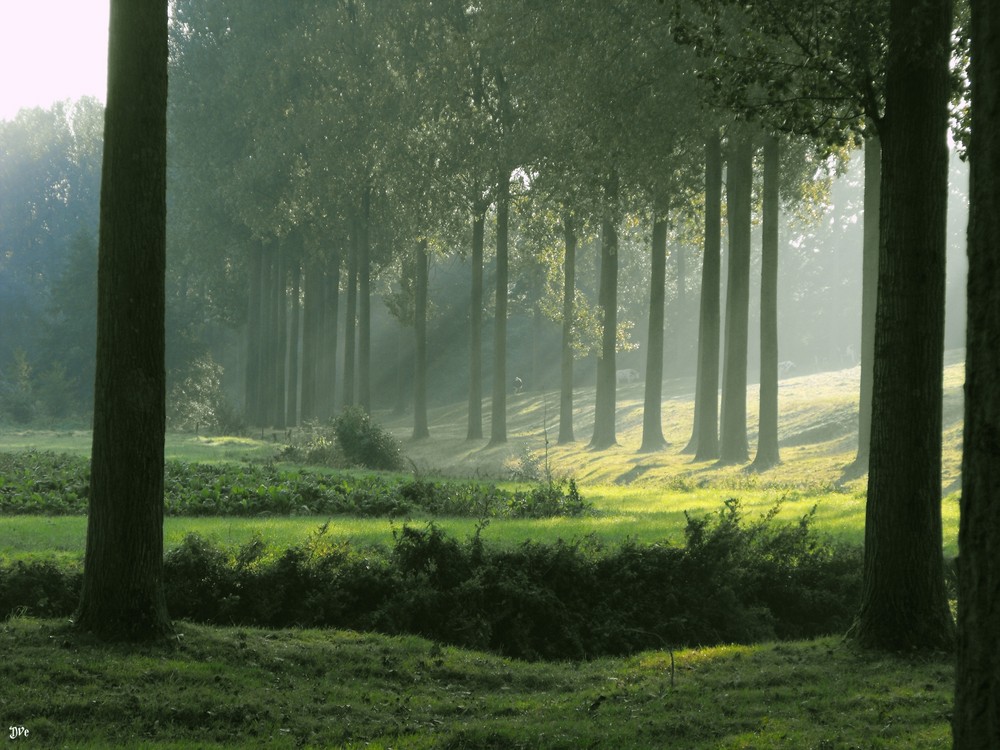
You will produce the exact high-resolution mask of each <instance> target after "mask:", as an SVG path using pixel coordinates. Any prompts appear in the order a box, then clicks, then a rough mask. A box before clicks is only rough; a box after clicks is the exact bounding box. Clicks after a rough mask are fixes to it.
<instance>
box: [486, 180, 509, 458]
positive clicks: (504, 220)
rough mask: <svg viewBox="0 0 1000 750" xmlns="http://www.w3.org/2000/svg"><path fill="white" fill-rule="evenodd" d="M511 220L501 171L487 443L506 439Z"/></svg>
mask: <svg viewBox="0 0 1000 750" xmlns="http://www.w3.org/2000/svg"><path fill="white" fill-rule="evenodd" d="M509 223H510V175H509V174H508V173H506V172H505V171H503V170H501V172H500V178H499V180H498V181H497V269H496V300H495V302H494V309H495V311H496V312H495V316H494V320H493V406H492V416H491V417H490V442H489V444H490V445H501V444H503V443H506V442H507V284H508V280H509V268H508V263H509V259H508V241H507V232H508V226H509Z"/></svg>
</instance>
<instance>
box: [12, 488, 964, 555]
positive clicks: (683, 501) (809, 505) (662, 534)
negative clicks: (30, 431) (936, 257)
mask: <svg viewBox="0 0 1000 750" xmlns="http://www.w3.org/2000/svg"><path fill="white" fill-rule="evenodd" d="M584 496H585V497H586V498H587V499H588V500H590V501H591V502H592V503H593V504H594V506H595V509H596V510H597V514H596V515H594V516H585V517H581V518H548V519H540V520H529V519H493V520H491V521H490V522H489V524H488V525H486V526H485V527H484V528H483V529H482V532H481V533H482V538H483V539H484V540H485V541H486V542H487V543H489V544H493V545H497V546H506V547H511V546H515V545H517V544H520V543H522V542H524V541H525V540H528V539H530V540H533V541H536V542H554V541H556V540H559V539H561V540H564V541H572V540H579V539H583V538H585V537H588V536H590V535H593V536H595V537H596V538H597V539H598V540H600V541H602V542H604V543H606V544H617V543H620V542H622V541H624V540H625V539H632V540H635V541H640V542H663V541H667V542H670V543H674V544H681V543H682V542H683V540H684V527H685V523H686V517H685V514H686V513H687V514H691V515H694V516H701V515H704V514H706V513H713V512H716V511H718V510H719V509H721V508H722V506H723V503H724V502H725V500H726V499H727V498H730V497H735V498H738V499H739V500H740V503H741V506H742V508H743V510H744V512H745V513H746V515H747V516H748V517H749V518H756V517H759V516H761V515H763V514H764V513H767V512H768V511H769V510H770V509H771V508H772V507H773V506H774V505H775V504H776V503H779V502H780V503H781V511H780V513H779V515H778V518H779V519H780V520H783V521H788V522H796V521H798V519H800V518H802V517H803V516H804V515H806V514H807V513H809V512H810V511H811V510H812V509H813V507H815V508H816V513H815V517H814V520H813V524H814V526H815V528H816V529H818V530H819V531H820V532H821V533H823V534H826V535H829V536H830V537H832V538H834V539H836V540H838V541H842V542H846V543H851V544H862V543H863V541H864V509H865V500H864V497H863V495H860V494H858V493H845V492H829V493H817V494H812V493H804V492H799V491H795V490H792V491H781V490H775V489H767V490H740V491H724V490H717V489H698V490H692V491H681V492H679V491H676V490H653V489H648V488H630V487H615V486H612V487H591V488H587V489H586V490H585V492H584ZM942 517H943V524H944V553H945V555H947V556H954V555H955V554H957V538H958V502H957V500H956V499H955V498H954V497H951V498H947V499H946V500H945V501H944V503H943V507H942ZM327 522H329V526H328V528H327V531H326V535H327V538H329V539H331V540H335V541H347V542H350V543H351V544H353V545H358V546H369V545H375V544H378V545H384V546H391V545H392V542H393V530H394V529H395V530H398V529H400V528H401V527H402V526H403V524H404V523H411V524H418V525H419V524H424V523H427V519H426V518H424V517H419V516H418V517H414V518H410V519H403V518H400V519H393V520H389V519H370V518H353V517H343V516H336V517H333V518H330V517H325V516H293V517H273V516H269V517H265V518H211V517H210V518H185V517H168V518H166V519H165V521H164V544H165V547H166V548H167V549H171V548H173V547H175V546H177V545H178V544H180V543H181V541H182V540H183V539H184V537H185V536H186V535H187V534H188V533H191V532H197V533H199V534H201V535H203V536H205V537H207V538H209V539H211V540H212V541H215V542H218V543H219V544H221V545H223V546H227V547H230V546H232V547H235V546H239V545H241V544H245V543H247V542H248V541H251V540H253V539H255V538H257V537H259V538H261V539H262V540H264V541H265V542H266V543H267V544H269V545H271V546H274V547H278V548H284V547H288V546H292V545H296V544H301V543H303V542H304V541H305V540H306V539H307V538H308V537H309V535H310V534H313V533H316V531H317V530H318V529H319V527H320V526H321V525H323V524H324V523H327ZM434 523H436V524H437V525H438V526H439V527H440V528H442V529H443V530H445V531H446V532H448V533H449V534H451V535H453V536H455V537H457V538H459V539H465V538H468V537H470V536H472V535H473V534H475V533H476V528H477V525H478V521H477V520H476V519H469V518H440V519H436V520H435V521H434ZM0 525H2V526H3V529H4V533H3V534H2V535H0V557H3V558H8V559H11V558H19V557H25V556H35V555H47V554H52V555H55V556H57V557H67V558H79V557H82V555H83V550H84V546H85V539H86V528H87V524H86V518H83V517H80V516H75V517H74V516H68V517H67V516H64V517H45V516H13V517H8V518H4V519H2V520H0Z"/></svg>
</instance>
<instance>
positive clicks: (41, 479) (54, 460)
mask: <svg viewBox="0 0 1000 750" xmlns="http://www.w3.org/2000/svg"><path fill="white" fill-rule="evenodd" d="M89 476H90V464H89V461H88V459H86V458H83V457H80V456H69V455H64V454H56V453H49V452H43V451H25V452H22V453H0V515H17V514H27V515H71V514H84V513H86V512H87V503H88V496H89V492H90V486H89ZM592 512H593V508H592V506H591V504H590V503H589V502H587V501H586V500H585V499H584V498H583V497H581V495H580V492H579V490H578V489H577V486H576V483H575V482H573V481H572V480H567V481H562V482H549V483H537V484H534V485H532V486H530V487H528V488H526V489H517V490H507V489H503V488H500V487H496V486H495V485H492V484H488V483H480V482H472V481H433V480H430V479H426V478H423V477H419V476H417V477H412V478H399V477H392V476H386V475H379V474H358V473H347V472H343V473H334V474H329V473H322V472H313V471H308V470H294V469H282V468H280V467H278V466H276V465H274V464H243V465H237V464H201V463H186V462H182V461H168V462H167V464H166V470H165V477H164V513H165V514H166V515H168V516H260V515H352V516H358V517H390V518H393V517H395V518H398V517H405V516H412V515H414V514H428V515H433V516H458V517H471V518H547V517H552V516H579V515H584V514H587V513H592Z"/></svg>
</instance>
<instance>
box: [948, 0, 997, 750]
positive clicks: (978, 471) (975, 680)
mask: <svg viewBox="0 0 1000 750" xmlns="http://www.w3.org/2000/svg"><path fill="white" fill-rule="evenodd" d="M998 36H1000V8H998V7H997V4H996V3H995V2H992V1H991V0H972V69H971V78H972V107H973V117H974V118H975V122H974V125H973V127H974V132H973V134H972V143H971V144H970V147H969V161H970V163H971V167H970V169H971V176H970V210H969V217H970V219H969V235H968V237H969V285H968V294H969V300H968V311H969V317H968V326H967V328H966V358H965V432H964V446H965V447H964V450H963V453H962V500H961V522H960V524H961V525H960V528H959V534H958V546H959V551H960V555H959V558H958V560H959V566H958V664H957V669H956V674H955V683H956V687H955V710H954V716H955V718H954V722H953V727H954V740H955V750H991V749H993V748H997V747H1000V650H998V648H997V634H998V633H1000V557H998V556H997V550H1000V448H998V443H997V435H1000V346H998V345H997V342H998V341H1000V305H998V304H997V301H996V290H997V289H1000V241H998V239H997V238H1000V188H998V186H997V175H1000V48H998V46H997V44H996V40H997V38H998Z"/></svg>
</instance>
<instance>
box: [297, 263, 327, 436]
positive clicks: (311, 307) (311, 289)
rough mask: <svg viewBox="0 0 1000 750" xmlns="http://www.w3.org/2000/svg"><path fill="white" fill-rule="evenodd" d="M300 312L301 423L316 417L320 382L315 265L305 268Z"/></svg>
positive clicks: (319, 281)
mask: <svg viewBox="0 0 1000 750" xmlns="http://www.w3.org/2000/svg"><path fill="white" fill-rule="evenodd" d="M304 286H305V288H304V290H303V293H304V294H303V309H302V407H301V408H302V419H303V421H308V420H313V419H316V418H317V417H318V416H319V408H318V403H317V402H318V388H317V384H318V382H319V379H320V357H321V356H322V353H321V348H320V343H321V342H320V335H319V331H320V318H321V317H322V315H323V272H322V270H321V266H320V264H319V262H318V261H317V260H315V259H312V260H310V262H309V264H308V265H307V266H306V277H305V284H304Z"/></svg>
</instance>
